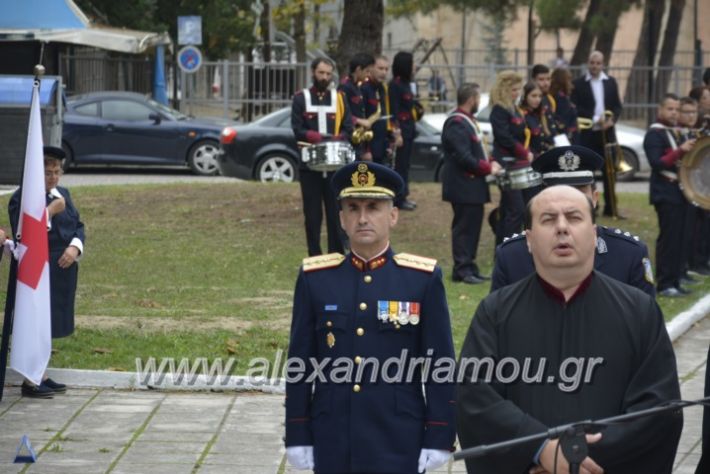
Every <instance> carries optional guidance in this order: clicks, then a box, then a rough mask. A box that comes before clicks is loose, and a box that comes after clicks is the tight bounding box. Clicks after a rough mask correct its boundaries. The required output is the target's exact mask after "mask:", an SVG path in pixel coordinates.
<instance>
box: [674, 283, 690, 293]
mask: <svg viewBox="0 0 710 474" xmlns="http://www.w3.org/2000/svg"><path fill="white" fill-rule="evenodd" d="M675 289H676V290H678V292H679V293H680V294H681V295H689V294H691V293H692V292H693V290H689V289H687V288H684V287H682V286H680V285H678V286H676V287H675Z"/></svg>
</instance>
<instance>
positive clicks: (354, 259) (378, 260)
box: [350, 245, 390, 272]
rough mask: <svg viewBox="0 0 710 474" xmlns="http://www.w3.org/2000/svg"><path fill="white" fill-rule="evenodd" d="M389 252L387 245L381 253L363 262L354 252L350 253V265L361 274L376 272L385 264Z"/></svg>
mask: <svg viewBox="0 0 710 474" xmlns="http://www.w3.org/2000/svg"><path fill="white" fill-rule="evenodd" d="M389 250H390V247H389V245H388V246H387V247H385V249H384V250H383V251H382V252H380V253H379V254H378V255H376V256H374V257H372V258H371V259H370V260H365V259H363V258H362V257H360V256H358V255H357V254H356V253H355V252H350V263H352V265H353V267H355V268H357V269H358V270H359V271H361V272H365V271H369V270H377V269H378V268H380V267H383V266H384V265H385V263H387V260H388V257H389V254H390V252H389Z"/></svg>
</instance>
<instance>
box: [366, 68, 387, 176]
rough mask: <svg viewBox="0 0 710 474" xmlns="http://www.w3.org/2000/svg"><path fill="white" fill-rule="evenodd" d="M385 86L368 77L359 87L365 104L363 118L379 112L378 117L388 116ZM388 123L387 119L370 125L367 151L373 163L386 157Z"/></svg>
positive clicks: (380, 161)
mask: <svg viewBox="0 0 710 474" xmlns="http://www.w3.org/2000/svg"><path fill="white" fill-rule="evenodd" d="M386 88H387V84H386V83H381V82H377V81H375V80H373V79H372V78H370V77H368V78H366V79H365V80H364V81H363V82H362V85H361V86H360V90H361V91H362V98H363V101H364V103H365V117H366V118H367V117H371V116H372V115H373V114H375V113H376V112H377V110H379V111H380V117H385V116H387V115H389V113H388V110H389V99H388V93H387V89H386ZM389 122H390V120H389V119H388V118H381V119H380V120H377V121H376V122H375V123H373V124H372V134H373V136H372V140H370V142H369V143H368V145H369V147H368V148H369V151H370V152H371V153H372V158H373V160H374V161H376V162H379V163H382V162H383V161H384V160H385V158H386V156H387V148H388V147H389V132H390V130H389V128H390V127H389Z"/></svg>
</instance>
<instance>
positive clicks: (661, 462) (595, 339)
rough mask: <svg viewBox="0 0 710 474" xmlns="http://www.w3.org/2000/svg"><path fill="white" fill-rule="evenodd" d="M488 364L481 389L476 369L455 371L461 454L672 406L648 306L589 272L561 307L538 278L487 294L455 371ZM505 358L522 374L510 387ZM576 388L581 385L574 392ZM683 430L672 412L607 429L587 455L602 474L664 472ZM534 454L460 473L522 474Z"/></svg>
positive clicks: (666, 354) (671, 382)
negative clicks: (491, 365)
mask: <svg viewBox="0 0 710 474" xmlns="http://www.w3.org/2000/svg"><path fill="white" fill-rule="evenodd" d="M486 357H489V358H492V359H493V360H495V361H498V363H497V364H495V366H496V367H495V371H494V372H493V374H492V375H493V378H492V380H491V382H490V383H485V382H482V381H481V380H482V379H484V378H485V377H486V375H487V374H486V370H484V368H485V367H484V365H483V364H482V363H480V364H479V366H478V369H479V370H478V382H476V383H471V375H472V374H473V372H474V366H473V365H469V366H468V369H464V367H463V365H462V367H461V369H462V370H464V372H465V374H466V378H465V380H464V382H463V383H461V384H459V386H458V394H457V398H458V400H457V407H458V414H457V415H458V416H457V425H458V435H459V440H460V442H461V447H462V448H467V447H472V446H478V445H481V444H491V443H495V442H499V441H505V440H508V439H512V438H516V437H520V436H525V435H531V434H536V433H541V432H544V431H546V430H547V429H548V428H549V427H553V426H557V425H560V424H564V423H568V422H573V421H581V420H586V419H593V420H596V419H600V418H606V417H610V416H614V415H619V414H623V413H628V412H633V411H638V410H641V409H645V408H649V407H653V406H656V405H658V404H660V403H663V402H665V401H667V400H674V399H679V398H680V388H679V384H678V373H677V369H676V361H675V354H674V352H673V348H672V346H671V342H670V339H669V338H668V333H667V332H666V328H665V325H664V321H663V315H662V314H661V310H660V309H659V308H658V306H657V305H656V302H655V301H654V300H653V299H652V298H651V297H650V296H649V295H647V294H645V293H644V292H642V291H640V290H638V289H637V288H634V287H631V286H629V285H626V284H623V283H620V282H617V281H615V280H613V279H611V278H609V277H607V276H605V275H603V274H601V273H598V272H596V271H594V272H593V273H592V274H591V275H590V277H589V278H588V279H587V280H585V282H584V283H583V284H582V285H581V286H580V289H579V290H578V291H577V293H576V294H575V295H574V296H573V297H572V298H571V299H570V301H568V302H567V303H564V298H562V297H561V293H559V292H558V291H557V290H555V289H554V288H552V287H551V286H550V285H548V284H547V283H546V282H544V281H543V280H542V279H540V278H539V277H538V276H537V274H532V275H530V276H529V277H527V278H525V279H523V280H520V281H519V282H517V283H515V284H512V285H510V286H507V287H504V288H501V289H500V290H498V291H496V292H493V293H491V294H490V295H488V296H487V297H486V298H485V299H484V300H483V301H482V302H481V304H480V305H479V306H478V309H477V311H476V315H475V317H474V319H473V321H472V323H471V326H470V328H469V330H468V334H467V336H466V340H465V342H464V345H463V349H462V351H461V361H460V364H463V361H464V360H466V359H467V358H477V359H478V360H479V361H482V360H484V359H483V358H486ZM504 358H512V359H504ZM513 359H514V360H515V361H517V363H518V364H519V367H520V370H521V371H520V374H519V376H518V377H517V378H516V379H515V380H512V376H513V375H515V374H514V372H513V370H514V369H513V363H512V360H513ZM469 360H473V359H469ZM543 360H544V362H542V361H543ZM526 361H527V362H526ZM501 362H502V363H501ZM526 363H527V364H528V367H527V370H526V366H525V364H526ZM540 367H543V370H542V371H541V372H539V369H540ZM497 371H500V372H499V375H500V376H502V377H500V376H498V377H496V372H497ZM575 374H580V377H575ZM575 380H581V383H579V384H578V386H575V385H576V384H575ZM503 382H505V383H503ZM682 425H683V417H682V414H680V413H673V414H668V415H657V416H654V417H650V418H644V419H642V420H639V421H634V422H630V423H625V424H623V425H616V426H610V427H607V428H605V429H604V430H603V431H602V440H601V441H600V442H598V443H596V444H594V445H590V446H589V456H590V457H591V458H592V459H594V460H595V461H596V462H597V464H599V465H600V466H601V467H603V468H604V470H605V471H604V472H605V473H606V474H614V473H641V472H649V473H650V472H653V473H655V474H662V473H670V472H671V469H672V465H673V459H674V456H675V453H676V449H677V446H678V441H679V439H680V432H681V429H682ZM540 446H541V442H540V441H534V442H531V443H528V444H524V445H520V446H518V447H516V448H514V449H511V450H508V451H506V452H503V453H500V454H496V455H489V456H487V457H483V458H478V459H475V460H468V461H467V469H468V471H469V472H475V473H505V474H516V473H524V472H525V473H526V472H527V471H528V468H529V467H530V466H531V465H532V464H533V459H534V457H535V455H536V453H537V452H538V449H539V448H540Z"/></svg>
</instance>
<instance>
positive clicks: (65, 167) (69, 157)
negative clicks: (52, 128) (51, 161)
mask: <svg viewBox="0 0 710 474" xmlns="http://www.w3.org/2000/svg"><path fill="white" fill-rule="evenodd" d="M62 150H64V154H65V155H66V157H64V161H63V162H62V171H63V172H65V173H66V172H67V171H69V168H70V167H71V166H72V165H73V164H74V154H73V153H72V152H71V148H69V145H67V144H66V143H64V142H62Z"/></svg>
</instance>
